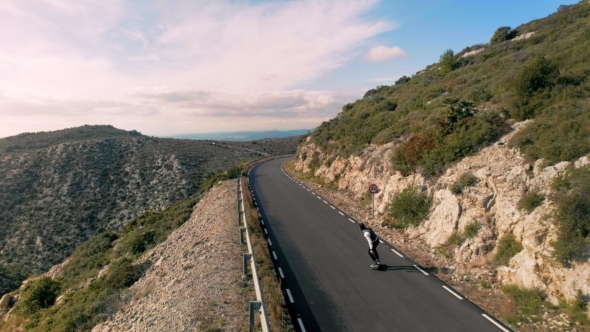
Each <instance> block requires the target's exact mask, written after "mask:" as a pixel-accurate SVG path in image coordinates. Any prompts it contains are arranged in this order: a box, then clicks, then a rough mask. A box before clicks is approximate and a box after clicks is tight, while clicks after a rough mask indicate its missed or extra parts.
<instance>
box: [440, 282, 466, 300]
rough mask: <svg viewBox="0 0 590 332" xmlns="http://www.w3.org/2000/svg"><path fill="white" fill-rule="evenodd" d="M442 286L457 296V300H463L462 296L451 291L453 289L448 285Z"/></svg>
mask: <svg viewBox="0 0 590 332" xmlns="http://www.w3.org/2000/svg"><path fill="white" fill-rule="evenodd" d="M442 287H443V288H444V289H446V290H447V292H449V293H451V294H453V295H455V297H456V298H458V299H459V300H463V298H462V297H461V296H459V294H457V293H455V292H453V291H452V290H451V289H450V288H449V287H447V286H444V285H443V286H442Z"/></svg>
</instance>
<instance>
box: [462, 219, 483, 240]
mask: <svg viewBox="0 0 590 332" xmlns="http://www.w3.org/2000/svg"><path fill="white" fill-rule="evenodd" d="M480 227H481V226H480V225H479V224H478V223H470V224H467V225H465V229H464V230H463V235H465V237H466V238H468V239H470V238H472V237H474V236H476V235H477V233H478V232H479V228H480Z"/></svg>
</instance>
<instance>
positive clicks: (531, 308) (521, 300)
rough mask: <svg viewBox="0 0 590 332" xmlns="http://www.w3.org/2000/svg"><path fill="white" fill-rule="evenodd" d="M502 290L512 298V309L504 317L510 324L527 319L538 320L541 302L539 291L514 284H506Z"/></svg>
mask: <svg viewBox="0 0 590 332" xmlns="http://www.w3.org/2000/svg"><path fill="white" fill-rule="evenodd" d="M502 291H503V292H504V293H505V294H506V295H508V297H510V299H511V300H512V305H513V310H511V312H510V313H509V314H507V315H506V316H505V317H504V318H505V319H506V320H507V321H508V322H509V323H510V324H512V325H515V326H518V324H519V323H523V322H528V321H529V320H532V321H538V320H539V317H538V316H539V312H540V311H541V307H542V304H543V297H542V296H541V293H540V292H539V291H537V290H534V289H525V288H521V287H518V286H516V285H506V286H504V287H503V288H502Z"/></svg>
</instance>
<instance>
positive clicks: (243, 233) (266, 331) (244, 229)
mask: <svg viewBox="0 0 590 332" xmlns="http://www.w3.org/2000/svg"><path fill="white" fill-rule="evenodd" d="M288 156H292V154H289V155H280V156H271V157H265V158H260V159H256V160H253V161H250V162H248V163H246V164H245V165H244V166H243V167H242V171H241V172H240V176H239V177H238V226H240V237H241V240H242V243H243V242H244V238H246V243H247V245H248V253H245V254H244V256H243V257H244V276H247V272H248V265H250V269H251V270H252V281H253V282H254V291H255V292H256V301H250V305H249V318H250V324H249V325H250V331H252V330H253V328H254V312H255V311H259V313H260V323H261V325H262V331H263V332H270V325H269V323H268V315H267V313H266V305H265V304H264V297H263V296H262V285H261V283H260V278H259V277H258V270H257V269H256V259H254V250H253V249H252V242H251V241H250V232H249V231H248V220H247V217H246V212H245V211H246V209H245V206H244V195H243V193H242V176H243V174H244V170H245V169H246V167H247V166H248V165H250V164H254V165H255V164H258V163H262V162H264V161H267V160H271V159H277V158H282V157H288ZM247 175H248V177H249V176H250V170H248V174H247ZM248 181H249V180H248Z"/></svg>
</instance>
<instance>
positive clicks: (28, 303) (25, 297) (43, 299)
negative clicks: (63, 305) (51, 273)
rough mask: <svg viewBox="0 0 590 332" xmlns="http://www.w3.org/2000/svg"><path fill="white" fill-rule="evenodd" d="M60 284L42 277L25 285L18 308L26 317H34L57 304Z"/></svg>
mask: <svg viewBox="0 0 590 332" xmlns="http://www.w3.org/2000/svg"><path fill="white" fill-rule="evenodd" d="M59 290H60V284H59V283H58V282H56V281H54V280H52V279H51V278H49V277H41V278H39V279H36V280H33V281H31V282H29V283H27V284H26V285H25V288H24V289H23V291H22V293H21V299H20V301H19V302H18V308H19V311H20V312H21V313H23V314H24V315H26V316H28V315H32V314H35V313H36V312H38V311H39V310H41V309H43V308H49V307H50V306H52V305H53V304H54V303H55V299H56V298H57V295H58V294H59Z"/></svg>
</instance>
